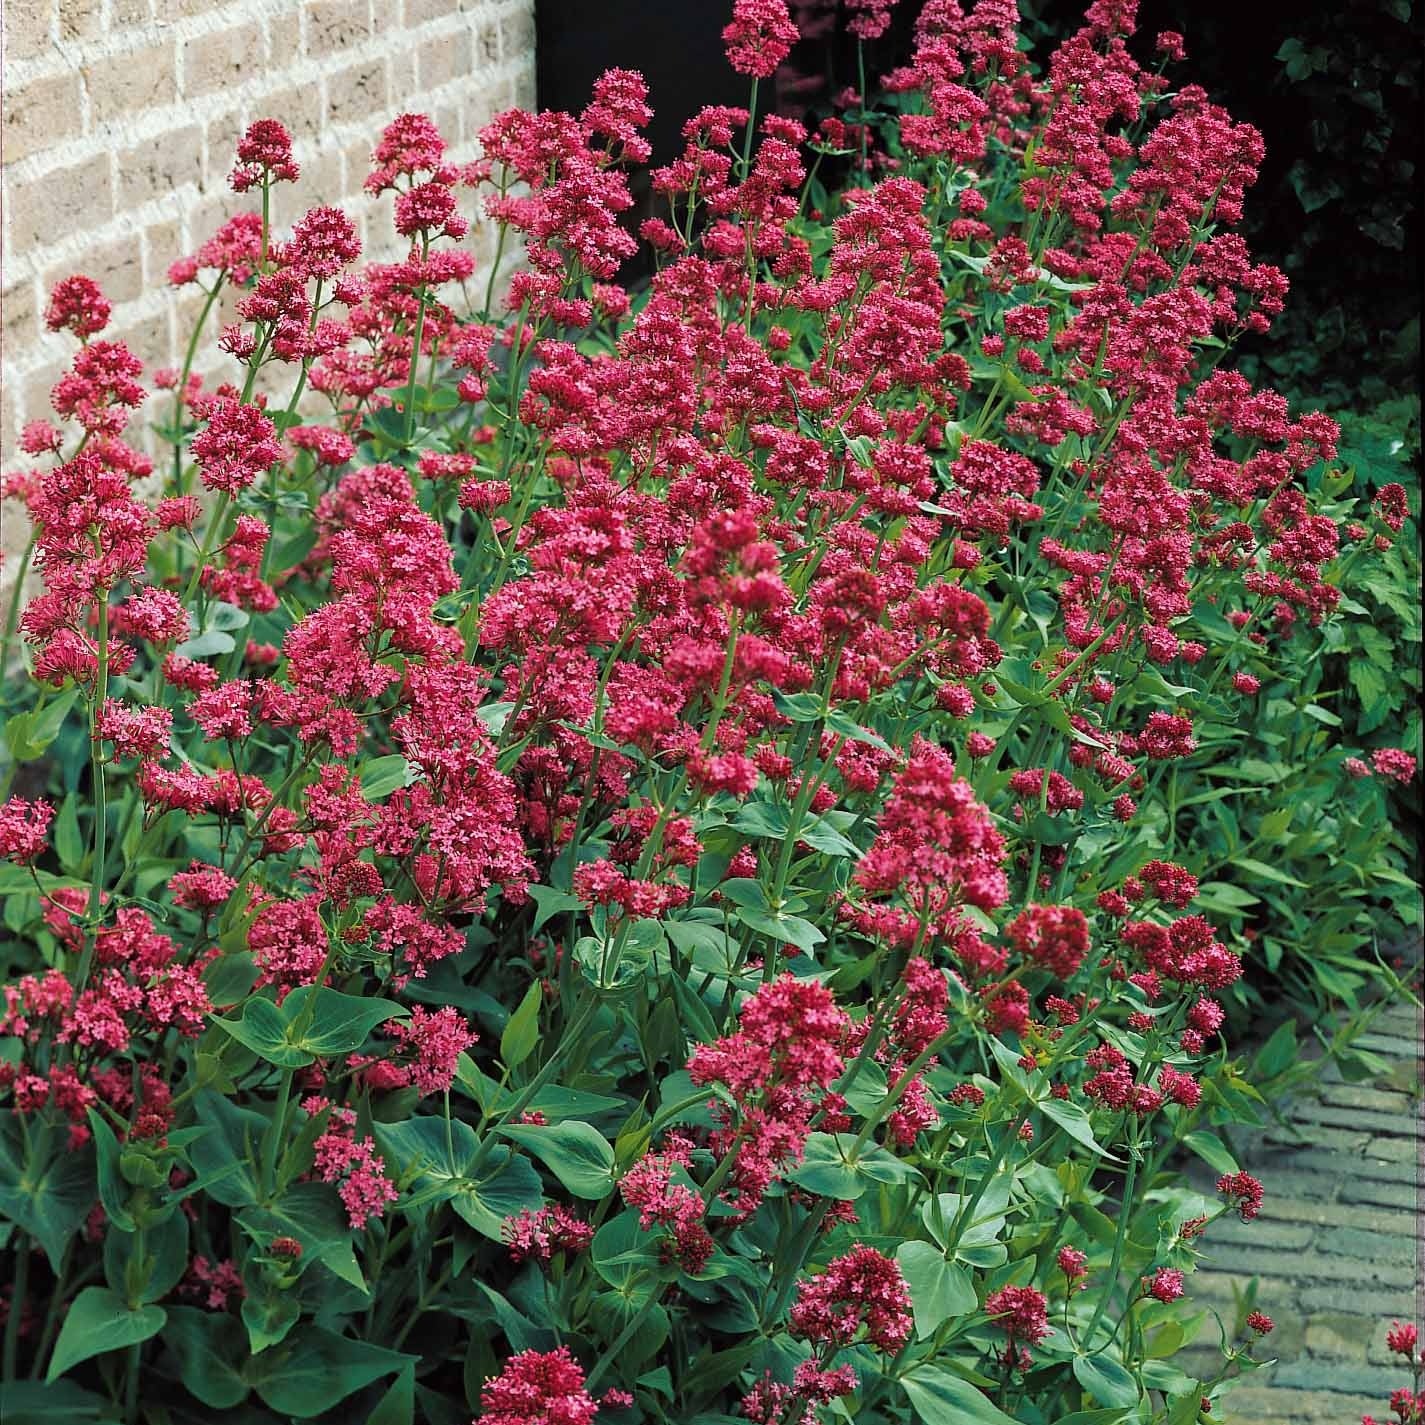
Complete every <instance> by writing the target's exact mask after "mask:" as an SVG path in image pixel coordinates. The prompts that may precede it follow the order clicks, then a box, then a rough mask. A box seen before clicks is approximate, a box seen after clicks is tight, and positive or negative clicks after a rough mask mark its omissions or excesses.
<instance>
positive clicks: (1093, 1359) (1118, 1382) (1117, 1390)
mask: <svg viewBox="0 0 1425 1425" xmlns="http://www.w3.org/2000/svg"><path fill="white" fill-rule="evenodd" d="M1074 1379H1075V1380H1077V1381H1078V1383H1079V1384H1080V1385H1081V1386H1083V1388H1084V1389H1085V1390H1086V1391H1088V1393H1089V1394H1090V1395H1091V1396H1093V1398H1094V1399H1095V1400H1097V1401H1099V1402H1101V1403H1102V1404H1104V1405H1121V1406H1125V1407H1127V1406H1133V1405H1137V1404H1138V1396H1139V1390H1138V1382H1137V1381H1135V1380H1134V1379H1133V1377H1132V1376H1131V1375H1130V1374H1129V1372H1128V1369H1127V1367H1125V1366H1124V1365H1123V1364H1122V1363H1121V1362H1119V1361H1115V1360H1114V1359H1113V1357H1112V1356H1108V1355H1104V1354H1103V1353H1102V1352H1100V1353H1099V1354H1098V1355H1095V1356H1075V1357H1074Z"/></svg>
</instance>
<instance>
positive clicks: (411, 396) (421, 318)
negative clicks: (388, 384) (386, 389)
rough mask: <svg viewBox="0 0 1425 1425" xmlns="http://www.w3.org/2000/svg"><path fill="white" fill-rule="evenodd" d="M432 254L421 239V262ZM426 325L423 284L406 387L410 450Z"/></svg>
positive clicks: (426, 238) (425, 241)
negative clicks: (422, 343) (409, 375)
mask: <svg viewBox="0 0 1425 1425" xmlns="http://www.w3.org/2000/svg"><path fill="white" fill-rule="evenodd" d="M429 252H430V239H429V238H428V237H425V236H422V238H421V261H422V262H424V261H425V260H426V256H427V255H428V254H429ZM425 324H426V285H425V283H424V282H422V283H421V286H420V290H419V292H418V293H417V295H416V336H415V340H414V341H413V342H412V343H411V379H410V381H409V383H408V384H407V386H406V425H405V433H404V438H403V443H404V445H405V446H406V447H407V449H409V448H410V444H411V437H412V436H413V435H414V434H415V429H416V385H417V380H418V378H419V376H420V370H421V337H422V335H423V334H424V332H425Z"/></svg>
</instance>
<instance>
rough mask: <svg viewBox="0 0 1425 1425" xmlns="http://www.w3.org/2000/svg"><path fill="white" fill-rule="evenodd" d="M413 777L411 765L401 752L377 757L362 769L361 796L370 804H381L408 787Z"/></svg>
mask: <svg viewBox="0 0 1425 1425" xmlns="http://www.w3.org/2000/svg"><path fill="white" fill-rule="evenodd" d="M412 776H413V770H412V768H411V765H410V763H409V762H407V761H406V759H405V758H404V757H402V756H401V754H400V753H399V752H393V753H392V754H391V755H390V756H389V757H376V758H374V759H373V760H372V761H370V762H368V763H367V764H366V765H365V766H364V767H363V768H362V769H361V795H362V796H363V797H365V798H366V800H367V801H369V802H379V801H380V800H381V799H382V798H383V797H389V796H390V795H391V793H392V792H394V791H396V790H398V789H399V788H401V787H404V786H406V785H408V784H409V782H410V781H411V778H412Z"/></svg>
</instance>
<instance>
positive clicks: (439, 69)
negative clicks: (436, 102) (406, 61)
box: [416, 34, 470, 91]
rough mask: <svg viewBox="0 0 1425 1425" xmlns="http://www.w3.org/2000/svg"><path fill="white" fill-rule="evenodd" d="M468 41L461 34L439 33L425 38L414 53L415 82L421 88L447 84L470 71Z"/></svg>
mask: <svg viewBox="0 0 1425 1425" xmlns="http://www.w3.org/2000/svg"><path fill="white" fill-rule="evenodd" d="M469 47H470V41H469V38H468V36H466V35H463V34H452V35H439V36H437V37H436V38H435V39H431V40H427V41H426V42H425V43H424V44H423V45H422V46H421V47H420V50H419V51H418V52H417V55H416V83H417V85H418V86H419V88H420V89H421V90H423V91H424V90H430V89H435V88H437V87H439V86H440V85H442V84H448V83H450V82H451V81H452V80H453V79H455V78H456V77H457V76H458V75H461V74H468V73H469V72H470V55H469Z"/></svg>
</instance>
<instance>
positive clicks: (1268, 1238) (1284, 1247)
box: [1208, 1214, 1317, 1252]
mask: <svg viewBox="0 0 1425 1425" xmlns="http://www.w3.org/2000/svg"><path fill="white" fill-rule="evenodd" d="M1316 1232H1317V1228H1316V1225H1315V1224H1314V1223H1309V1222H1307V1223H1298V1222H1263V1221H1262V1220H1261V1219H1260V1218H1257V1219H1256V1220H1254V1221H1252V1222H1243V1221H1242V1220H1241V1219H1240V1218H1237V1217H1234V1216H1232V1215H1231V1214H1228V1215H1227V1216H1225V1217H1221V1218H1219V1219H1218V1220H1217V1221H1216V1222H1214V1223H1213V1224H1212V1227H1211V1228H1210V1229H1209V1233H1208V1240H1209V1241H1210V1243H1211V1244H1212V1246H1213V1247H1220V1246H1237V1245H1241V1246H1243V1247H1256V1248H1261V1249H1266V1248H1275V1249H1278V1250H1280V1251H1283V1252H1292V1251H1298V1250H1300V1249H1301V1248H1303V1247H1308V1246H1310V1245H1311V1240H1312V1238H1313V1237H1315V1236H1316Z"/></svg>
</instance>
